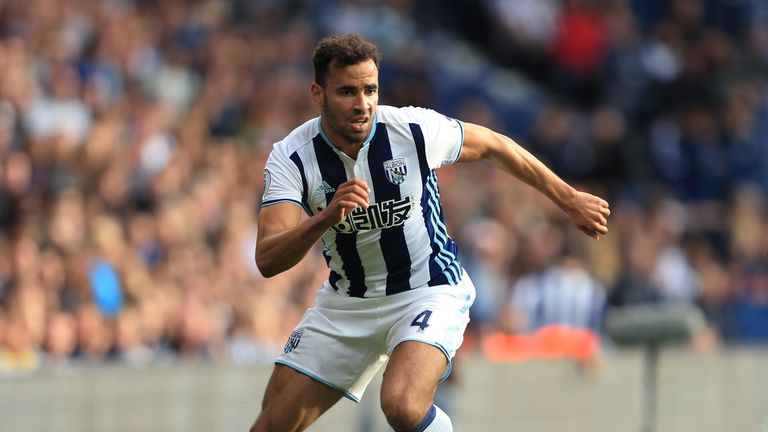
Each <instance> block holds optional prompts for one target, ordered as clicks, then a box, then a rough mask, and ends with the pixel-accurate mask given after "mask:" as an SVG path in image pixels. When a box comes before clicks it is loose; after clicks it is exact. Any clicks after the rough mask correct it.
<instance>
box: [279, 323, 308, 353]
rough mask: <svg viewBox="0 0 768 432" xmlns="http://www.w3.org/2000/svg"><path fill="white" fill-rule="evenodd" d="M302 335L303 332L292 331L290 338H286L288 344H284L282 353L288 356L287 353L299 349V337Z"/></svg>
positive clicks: (299, 330)
mask: <svg viewBox="0 0 768 432" xmlns="http://www.w3.org/2000/svg"><path fill="white" fill-rule="evenodd" d="M303 335H304V330H301V329H298V330H294V331H293V332H292V333H291V335H290V336H288V342H286V343H285V347H283V352H284V353H286V354H288V353H289V352H291V351H293V350H295V349H296V348H298V347H299V342H301V337H302V336H303Z"/></svg>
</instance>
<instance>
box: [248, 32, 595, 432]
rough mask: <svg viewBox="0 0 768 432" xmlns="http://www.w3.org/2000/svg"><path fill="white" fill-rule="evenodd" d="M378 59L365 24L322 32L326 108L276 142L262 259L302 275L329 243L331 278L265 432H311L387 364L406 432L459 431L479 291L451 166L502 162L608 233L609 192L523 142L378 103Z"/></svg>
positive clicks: (284, 372) (305, 322)
mask: <svg viewBox="0 0 768 432" xmlns="http://www.w3.org/2000/svg"><path fill="white" fill-rule="evenodd" d="M379 61H380V55H379V51H378V49H377V47H376V46H375V45H373V44H372V43H370V42H368V41H366V40H364V39H362V38H361V37H360V36H358V35H356V34H348V35H344V36H331V37H328V38H325V39H323V40H321V41H320V42H319V43H318V44H317V46H316V47H315V51H314V58H313V62H314V68H315V80H314V82H313V83H312V84H311V86H310V93H311V97H312V101H313V102H314V104H315V105H317V106H318V107H319V108H320V117H318V118H314V119H311V120H309V121H307V122H306V123H304V124H303V125H301V126H299V127H298V128H297V129H295V130H294V131H293V132H291V133H290V134H289V135H288V136H287V137H286V138H285V139H283V140H282V141H280V142H278V143H277V144H275V146H274V148H273V150H272V153H271V154H270V156H269V159H268V161H267V164H266V167H265V172H264V181H265V190H264V196H263V200H262V208H261V213H260V215H259V233H258V241H257V243H256V263H257V265H258V267H259V269H260V270H261V272H262V273H263V274H264V275H265V276H266V277H271V276H274V275H276V274H278V273H281V272H283V271H285V270H288V269H290V268H291V267H293V266H294V265H296V263H298V262H299V261H300V260H301V259H302V258H303V257H304V256H305V255H306V253H307V252H308V251H309V250H310V249H312V248H313V246H314V245H315V243H316V242H317V241H318V240H322V243H323V255H324V256H325V259H326V262H327V264H328V267H329V269H330V274H329V276H328V280H327V281H326V282H325V283H324V284H323V286H322V287H321V288H320V289H319V291H318V293H317V297H316V303H315V306H314V307H313V308H310V309H309V310H307V312H306V313H305V315H304V317H303V318H302V320H301V322H300V323H299V324H298V326H297V327H296V329H295V330H294V331H293V333H292V334H291V335H290V337H289V339H288V342H287V343H286V345H285V349H284V353H283V354H282V355H280V356H279V357H278V359H277V360H276V362H275V363H276V365H275V369H274V371H273V373H272V376H271V378H270V380H269V384H268V385H267V388H266V391H265V395H264V400H263V403H262V411H261V413H260V414H259V416H258V418H257V419H256V422H255V424H254V425H253V427H252V428H251V431H252V432H288V431H301V430H304V429H306V428H307V427H308V426H309V425H311V424H312V423H313V422H314V421H315V420H316V419H317V418H318V417H319V416H320V415H322V414H323V413H324V412H325V411H326V410H328V409H329V408H330V407H331V406H333V405H334V404H335V403H336V402H337V401H338V400H339V399H340V398H341V397H342V396H343V397H347V398H349V399H351V400H353V401H356V402H357V401H359V400H360V398H361V397H362V394H363V391H364V390H365V388H366V386H367V385H368V383H369V382H370V380H371V379H372V377H373V376H374V374H375V373H376V372H377V371H378V369H379V368H380V367H381V366H382V365H383V364H384V363H385V362H386V361H387V360H389V362H388V363H387V366H386V369H385V371H384V376H383V381H382V386H381V408H382V410H383V412H384V415H385V417H386V419H387V421H388V422H389V424H390V425H391V426H392V428H394V429H395V430H396V431H411V430H415V431H428V432H435V431H452V430H453V428H452V425H451V420H450V418H449V417H448V416H447V415H446V414H445V413H444V412H443V411H442V410H440V408H438V407H436V406H435V405H433V398H434V395H435V390H436V389H437V385H438V383H439V382H440V381H441V380H442V379H445V378H446V377H447V376H448V374H449V373H450V365H451V359H452V358H453V356H454V354H455V353H456V350H457V349H458V348H459V346H460V345H461V342H462V340H463V333H464V329H465V328H466V325H467V323H468V321H469V307H470V306H471V305H472V302H473V300H474V297H475V289H474V286H473V285H472V281H471V280H470V279H469V277H468V276H467V274H466V272H465V271H464V269H463V268H462V266H461V264H460V263H459V261H458V258H457V256H458V253H457V249H456V245H455V244H454V242H453V241H452V240H451V238H450V237H449V236H448V233H447V232H446V228H445V223H444V220H443V211H442V206H441V203H440V194H439V191H438V187H437V177H436V174H435V170H436V169H437V168H439V167H441V166H444V165H449V164H452V163H455V162H471V161H477V160H481V159H488V160H491V161H492V162H493V163H495V165H497V166H498V167H499V168H501V169H503V170H505V171H507V172H509V173H511V174H512V175H514V176H515V177H517V178H518V179H520V180H522V181H523V182H525V183H527V184H529V185H531V186H533V187H535V188H536V189H538V190H539V191H541V192H542V193H543V194H545V195H546V196H547V197H549V199H551V200H552V201H553V202H554V203H556V204H557V205H558V206H559V207H560V208H561V209H562V210H563V211H564V212H565V213H566V214H567V216H568V217H569V219H570V220H571V222H572V223H573V224H574V225H576V227H578V228H579V229H580V230H581V231H583V232H584V233H586V234H587V235H588V236H590V237H593V238H595V239H598V238H599V236H600V235H604V234H606V233H607V232H608V228H607V220H606V218H607V217H608V215H609V214H610V211H609V209H608V203H607V202H605V201H604V200H603V199H601V198H598V197H596V196H593V195H590V194H588V193H584V192H579V191H577V190H575V189H574V188H573V187H571V186H569V185H568V184H566V183H565V182H564V181H562V180H561V179H560V178H559V177H558V176H556V175H555V174H554V173H553V172H552V171H551V170H549V169H548V168H547V167H545V166H544V165H543V164H542V163H541V162H540V161H538V160H537V159H536V158H535V157H533V156H532V155H531V154H530V153H528V152H527V151H526V150H524V149H523V148H522V147H520V146H519V145H518V144H517V143H515V142H514V141H513V140H512V139H510V138H508V137H506V136H504V135H502V134H499V133H496V132H494V131H491V130H489V129H487V128H485V127H482V126H478V125H475V124H470V123H463V122H460V121H457V120H454V119H452V118H449V117H446V116H443V115H441V114H439V113H437V112H435V111H432V110H429V109H424V108H414V107H407V108H395V107H391V106H384V105H382V106H379V105H378V102H379V80H378V65H379ZM302 213H306V214H307V215H308V216H309V217H308V218H304V217H302Z"/></svg>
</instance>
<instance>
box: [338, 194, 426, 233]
mask: <svg viewBox="0 0 768 432" xmlns="http://www.w3.org/2000/svg"><path fill="white" fill-rule="evenodd" d="M415 204H416V200H415V199H414V197H413V195H408V196H407V197H405V198H400V199H392V200H387V201H382V202H379V203H375V204H371V205H369V206H368V208H367V209H364V208H362V207H358V208H357V209H355V211H353V212H352V213H350V214H348V215H347V218H346V219H344V221H343V222H341V223H338V224H336V225H334V226H333V227H332V228H333V230H334V231H336V232H338V233H342V234H349V233H353V232H357V231H370V230H376V229H384V228H391V227H396V226H400V225H402V224H404V223H405V221H406V220H408V218H409V217H411V214H412V213H413V208H414V206H415Z"/></svg>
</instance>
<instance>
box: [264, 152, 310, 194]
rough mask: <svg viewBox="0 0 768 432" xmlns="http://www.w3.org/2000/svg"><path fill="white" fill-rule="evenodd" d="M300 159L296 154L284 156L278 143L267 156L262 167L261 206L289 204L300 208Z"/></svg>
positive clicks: (301, 182) (301, 189) (301, 167)
mask: <svg viewBox="0 0 768 432" xmlns="http://www.w3.org/2000/svg"><path fill="white" fill-rule="evenodd" d="M302 170H303V166H301V159H300V158H299V157H298V154H297V153H294V154H293V155H288V154H286V151H285V149H284V147H282V146H281V145H280V143H278V144H276V145H275V147H274V148H273V149H272V153H270V154H269V158H268V159H267V163H266V165H265V166H264V195H263V197H262V199H261V206H262V207H266V206H269V205H273V204H277V203H281V202H291V203H294V204H296V205H298V206H302V196H303V192H304V186H303V183H304V182H303V181H302Z"/></svg>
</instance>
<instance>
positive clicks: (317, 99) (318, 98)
mask: <svg viewBox="0 0 768 432" xmlns="http://www.w3.org/2000/svg"><path fill="white" fill-rule="evenodd" d="M309 92H310V93H311V94H312V102H314V103H315V105H316V106H317V107H318V108H320V107H322V106H323V88H322V87H321V86H320V84H318V83H316V82H313V83H312V85H311V86H309Z"/></svg>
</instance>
